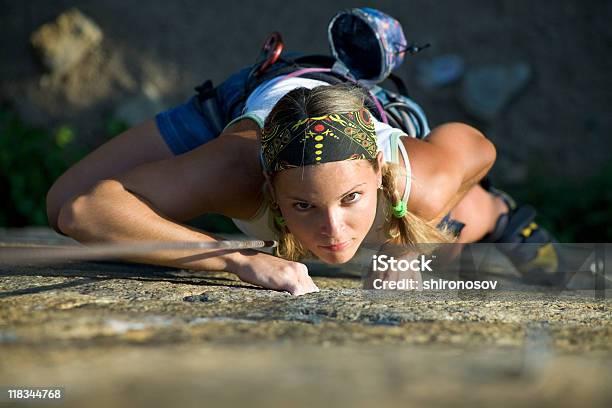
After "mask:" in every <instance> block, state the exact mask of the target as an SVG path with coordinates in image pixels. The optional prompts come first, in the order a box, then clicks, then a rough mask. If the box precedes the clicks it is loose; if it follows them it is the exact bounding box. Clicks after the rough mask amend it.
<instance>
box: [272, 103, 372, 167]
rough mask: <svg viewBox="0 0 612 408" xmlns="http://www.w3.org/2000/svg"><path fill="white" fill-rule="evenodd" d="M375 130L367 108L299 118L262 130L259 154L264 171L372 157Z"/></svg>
mask: <svg viewBox="0 0 612 408" xmlns="http://www.w3.org/2000/svg"><path fill="white" fill-rule="evenodd" d="M377 150H378V148H377V146H376V130H375V129H374V121H373V120H372V116H371V115H370V113H369V112H368V111H367V109H362V110H359V111H355V112H347V113H331V114H329V115H325V116H318V117H313V118H306V119H301V120H299V121H297V122H295V123H293V124H291V125H289V126H283V127H280V126H268V127H264V128H263V129H262V138H261V153H262V161H263V165H264V166H265V168H266V170H267V171H271V172H277V171H281V170H285V169H290V168H295V167H300V166H307V165H311V164H321V163H329V162H334V161H343V160H359V159H364V160H370V159H373V158H375V157H376V152H377Z"/></svg>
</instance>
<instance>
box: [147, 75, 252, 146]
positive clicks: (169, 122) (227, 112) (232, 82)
mask: <svg viewBox="0 0 612 408" xmlns="http://www.w3.org/2000/svg"><path fill="white" fill-rule="evenodd" d="M251 70H252V67H251V66H249V67H246V68H244V69H242V70H240V71H238V72H237V73H235V74H233V75H232V76H230V77H229V78H228V79H227V80H225V81H224V82H222V83H221V85H219V86H218V87H216V89H215V92H214V93H212V94H211V97H210V98H208V99H205V100H204V99H203V98H200V97H199V95H194V96H192V97H191V98H189V100H188V101H187V102H186V103H184V104H182V105H179V106H177V107H174V108H172V109H168V110H166V111H164V112H161V113H158V114H157V115H156V116H155V123H156V124H157V128H158V129H159V132H160V133H161V135H162V137H163V138H164V141H165V142H166V144H167V145H168V147H169V148H170V150H172V152H173V153H174V154H175V155H179V154H183V153H186V152H188V151H190V150H193V149H195V148H196V147H198V146H200V145H202V144H204V143H206V142H209V141H211V140H212V139H214V138H216V137H217V136H219V135H220V134H221V132H222V131H223V129H224V128H225V126H227V124H228V123H230V122H231V121H232V120H233V119H235V118H237V117H238V116H240V114H241V113H242V108H243V103H239V101H240V100H241V99H243V98H244V96H245V95H244V93H245V89H246V82H247V80H248V78H249V74H250V72H251ZM207 83H208V84H210V86H211V88H212V84H211V83H210V82H209V81H207ZM205 84H206V83H205ZM196 89H197V88H196ZM201 99H202V100H201Z"/></svg>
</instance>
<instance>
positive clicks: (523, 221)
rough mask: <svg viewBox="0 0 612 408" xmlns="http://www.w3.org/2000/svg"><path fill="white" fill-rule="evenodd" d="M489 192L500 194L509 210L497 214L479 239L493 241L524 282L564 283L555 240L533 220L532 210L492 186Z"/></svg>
mask: <svg viewBox="0 0 612 408" xmlns="http://www.w3.org/2000/svg"><path fill="white" fill-rule="evenodd" d="M489 192H490V193H492V194H494V195H497V196H499V197H501V198H502V199H503V200H504V201H505V202H506V204H507V205H508V208H509V209H510V211H509V212H507V213H504V214H502V215H500V217H499V218H498V219H497V222H496V224H495V228H494V230H493V232H491V233H490V234H489V235H487V236H485V237H484V238H483V239H482V240H481V241H480V242H492V243H495V246H496V247H497V249H498V250H499V251H500V252H502V253H503V254H504V255H506V257H508V259H509V260H510V261H511V262H512V264H513V265H514V266H515V267H516V269H517V270H518V271H519V272H520V273H521V275H522V276H523V278H524V279H525V281H527V282H529V283H533V284H538V285H553V286H561V285H565V283H566V280H567V277H568V271H567V270H566V269H567V268H565V263H564V261H563V258H562V256H561V252H560V248H559V243H558V242H557V241H556V240H555V239H554V237H553V236H552V235H551V234H550V233H549V232H548V231H547V230H546V229H544V228H542V227H541V226H539V225H538V224H537V223H536V222H535V218H536V214H537V213H536V210H535V209H534V208H533V207H532V206H530V205H527V204H523V205H518V206H517V204H516V202H515V201H514V200H513V199H512V198H511V197H510V196H509V195H508V194H507V193H504V192H503V191H501V190H497V189H493V188H492V189H491V190H490V191H489Z"/></svg>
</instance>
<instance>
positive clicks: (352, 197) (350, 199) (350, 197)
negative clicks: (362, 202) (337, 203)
mask: <svg viewBox="0 0 612 408" xmlns="http://www.w3.org/2000/svg"><path fill="white" fill-rule="evenodd" d="M360 198H361V193H359V192H357V191H355V192H353V193H350V194H347V195H345V196H344V198H343V199H342V201H343V202H344V203H348V204H350V203H354V202H356V201H359V199H360Z"/></svg>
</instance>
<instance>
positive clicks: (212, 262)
mask: <svg viewBox="0 0 612 408" xmlns="http://www.w3.org/2000/svg"><path fill="white" fill-rule="evenodd" d="M59 227H60V229H61V230H62V232H64V233H65V234H67V235H69V236H71V237H72V238H74V239H76V240H77V241H79V242H83V243H94V242H108V243H118V242H133V241H141V242H142V241H186V242H195V241H216V240H217V239H216V238H215V237H214V236H212V235H210V234H206V233H203V232H201V231H198V230H196V229H194V228H190V227H187V226H184V225H181V224H178V223H176V222H173V221H172V220H169V219H167V218H165V217H163V216H162V215H160V214H158V213H157V212H156V211H155V210H154V209H153V208H151V207H150V206H149V205H148V204H147V203H146V202H145V201H144V200H143V199H141V198H139V197H137V196H136V195H134V194H132V193H131V192H129V191H126V190H125V189H124V188H123V186H122V185H121V183H119V182H117V181H112V180H106V181H104V182H102V183H100V184H98V185H97V186H96V187H94V189H93V190H92V191H91V192H89V193H88V194H86V195H82V196H79V197H77V198H75V199H73V200H71V201H69V202H68V203H67V204H66V205H64V206H63V207H62V209H61V211H60V215H59ZM245 255H249V256H260V255H261V256H268V255H266V254H263V253H258V252H257V251H249V250H247V251H240V252H237V251H210V250H209V251H205V250H165V251H155V252H152V253H151V254H148V255H147V256H140V257H133V258H129V259H126V260H129V261H132V262H141V263H147V264H156V265H165V266H171V267H176V268H184V269H197V270H225V271H229V272H233V273H238V272H239V269H240V265H241V262H242V261H244V259H243V258H244V257H245Z"/></svg>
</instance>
